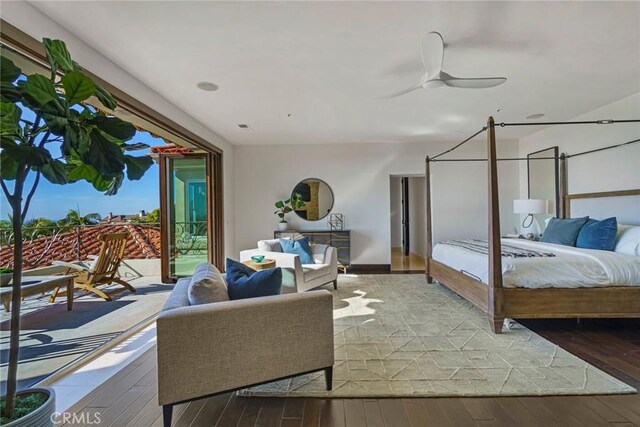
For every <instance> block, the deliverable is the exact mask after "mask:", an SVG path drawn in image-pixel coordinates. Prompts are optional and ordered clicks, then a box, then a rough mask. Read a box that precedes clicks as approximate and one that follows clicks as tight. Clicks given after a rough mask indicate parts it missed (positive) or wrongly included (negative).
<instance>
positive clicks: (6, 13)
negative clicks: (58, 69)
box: [2, 1, 236, 255]
mask: <svg viewBox="0 0 640 427" xmlns="http://www.w3.org/2000/svg"><path fill="white" fill-rule="evenodd" d="M2 19H4V20H5V21H7V22H9V23H10V24H12V25H14V26H16V27H18V28H19V29H20V30H22V31H24V32H25V33H27V34H29V35H30V36H32V37H34V38H36V39H38V40H41V39H42V38H43V37H49V38H58V39H61V40H64V41H65V43H66V44H67V47H68V48H69V50H70V51H71V55H72V56H73V59H74V60H75V61H77V62H78V63H80V64H81V65H82V66H83V67H84V68H86V69H87V70H89V71H91V72H92V73H94V74H96V75H98V76H100V77H101V78H103V79H104V80H106V81H108V82H109V83H111V84H113V85H114V86H116V87H118V88H119V89H121V90H123V91H124V92H126V93H128V94H129V95H131V96H133V97H134V98H136V99H138V100H140V101H141V102H143V103H145V104H146V105H148V106H150V107H151V108H153V109H154V110H156V111H158V112H159V113H161V114H163V115H164V116H166V117H168V118H170V119H171V120H174V121H175V122H177V123H179V124H180V125H182V126H184V127H185V128H187V129H189V130H191V131H192V132H194V133H196V134H198V135H199V136H200V137H202V138H204V139H205V140H206V141H208V142H210V143H211V144H213V145H216V146H217V147H219V148H221V149H222V150H223V151H224V154H223V159H224V165H223V167H224V200H225V209H224V216H225V251H226V253H227V255H230V254H234V253H235V252H236V245H235V241H234V236H235V230H234V226H235V225H234V212H233V208H234V204H235V203H234V192H233V165H234V159H233V156H234V153H233V146H232V145H231V144H229V143H228V142H227V141H226V140H225V139H223V138H222V137H221V136H220V135H218V134H216V133H215V132H213V131H212V130H211V129H209V128H208V127H206V126H205V125H204V124H202V123H200V122H198V121H197V120H195V119H194V118H193V117H191V116H190V115H188V114H187V113H185V112H184V111H182V110H180V109H179V108H177V107H176V106H175V105H173V104H172V103H170V102H169V101H167V100H166V99H165V98H163V97H162V96H160V95H159V94H158V93H157V92H155V91H153V90H152V89H150V88H149V87H148V86H146V85H145V84H144V83H142V82H141V81H139V80H137V79H135V78H134V77H133V76H131V75H130V74H129V73H127V72H126V71H125V70H123V69H122V68H120V67H119V66H117V65H116V64H115V63H113V62H112V61H110V60H109V59H108V58H106V57H104V56H103V55H101V54H100V53H99V52H97V51H95V50H94V49H93V48H91V47H90V46H88V45H87V44H85V43H84V42H83V41H82V40H80V39H79V38H77V37H75V36H74V35H73V34H71V33H70V32H69V31H67V30H66V29H65V28H63V27H61V26H60V25H59V24H58V23H57V22H55V21H53V20H51V19H50V18H49V17H47V16H46V15H44V14H43V13H42V12H40V11H39V10H37V9H35V8H34V7H33V6H31V5H30V4H29V3H27V2H23V1H20V2H18V1H9V2H2ZM114 31H117V28H115V29H114Z"/></svg>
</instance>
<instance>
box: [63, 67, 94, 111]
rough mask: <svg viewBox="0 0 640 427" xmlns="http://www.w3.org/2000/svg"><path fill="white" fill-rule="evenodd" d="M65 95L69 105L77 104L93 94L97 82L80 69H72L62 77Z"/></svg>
mask: <svg viewBox="0 0 640 427" xmlns="http://www.w3.org/2000/svg"><path fill="white" fill-rule="evenodd" d="M62 87H63V88H64V96H65V98H66V99H67V102H68V103H69V105H74V104H77V103H79V102H81V101H84V100H85V99H87V98H89V97H90V96H91V95H93V94H94V93H95V91H96V89H97V86H96V84H95V83H94V82H93V80H91V79H90V78H89V77H87V76H85V75H84V74H82V73H81V72H80V71H70V72H68V73H67V74H65V75H64V77H62Z"/></svg>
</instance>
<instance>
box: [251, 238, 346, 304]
mask: <svg viewBox="0 0 640 427" xmlns="http://www.w3.org/2000/svg"><path fill="white" fill-rule="evenodd" d="M311 251H312V253H313V260H314V263H313V264H302V263H301V262H300V257H299V256H298V255H294V254H287V253H284V252H282V247H281V246H280V241H279V240H278V239H271V240H260V241H259V242H258V248H257V249H249V250H246V251H242V252H240V261H246V260H249V259H251V257H252V256H254V255H264V257H265V258H270V259H274V260H275V261H276V266H278V267H282V268H286V269H290V270H291V271H293V272H294V276H295V290H296V292H304V291H308V290H309V289H314V288H317V287H318V286H322V285H326V284H327V283H333V289H338V252H337V250H336V248H334V247H332V246H329V245H319V244H315V245H311Z"/></svg>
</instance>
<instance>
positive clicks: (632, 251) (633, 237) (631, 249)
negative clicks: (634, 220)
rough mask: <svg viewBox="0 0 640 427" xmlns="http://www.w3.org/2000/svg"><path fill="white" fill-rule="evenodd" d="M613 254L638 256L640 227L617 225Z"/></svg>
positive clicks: (639, 252) (639, 250)
mask: <svg viewBox="0 0 640 427" xmlns="http://www.w3.org/2000/svg"><path fill="white" fill-rule="evenodd" d="M614 251H615V252H618V253H621V254H625V255H636V256H640V226H635V225H623V224H620V225H618V236H617V237H616V247H615V249H614Z"/></svg>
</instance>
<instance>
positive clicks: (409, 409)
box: [70, 319, 640, 427]
mask: <svg viewBox="0 0 640 427" xmlns="http://www.w3.org/2000/svg"><path fill="white" fill-rule="evenodd" d="M522 323H524V324H525V325H526V326H527V327H529V328H531V329H533V330H535V331H536V332H537V333H539V334H540V335H542V336H544V337H546V338H547V339H549V340H550V341H553V342H555V343H557V344H558V345H560V346H561V347H563V348H564V349H566V350H567V351H569V352H571V353H573V354H575V355H576V356H578V357H580V358H582V359H584V360H586V361H588V362H589V363H591V364H593V365H595V366H597V367H599V368H600V369H602V370H604V371H606V372H608V373H609V374H611V375H613V376H615V377H617V378H619V379H621V380H622V381H624V382H626V383H628V384H630V385H632V386H633V387H635V388H639V387H640V320H605V319H602V320H583V321H581V322H580V323H577V321H575V320H530V321H525V322H522ZM70 411H73V412H76V413H80V412H85V413H100V419H101V423H100V425H101V426H118V427H123V426H136V427H146V426H161V425H162V417H161V413H162V411H161V409H160V407H158V404H157V400H156V369H155V348H154V349H151V350H149V351H148V352H147V353H145V355H144V356H142V357H141V358H139V359H138V360H136V361H135V363H133V364H131V365H129V366H127V367H126V368H125V369H124V370H123V371H121V372H120V373H118V374H117V375H116V376H114V377H113V378H111V379H109V380H108V381H107V382H106V383H105V384H103V385H102V386H100V387H99V388H98V389H96V390H94V391H93V392H92V393H90V394H89V395H88V396H87V397H85V398H84V399H82V401H80V402H78V403H77V404H76V405H74V406H73V407H72V408H70ZM173 422H174V425H175V426H222V427H227V426H238V427H240V426H241V427H245V426H246V427H249V426H281V427H301V426H335V427H358V426H370V427H377V426H386V427H403V426H411V427H418V426H420V427H421V426H476V425H477V426H541V427H542V426H544V427H546V426H611V425H615V426H618V427H623V426H634V425H635V426H640V397H639V395H638V394H632V395H614V396H549V397H500V398H413V399H306V398H305V399H303V398H288V399H286V398H246V397H238V396H236V395H235V394H226V395H222V396H217V397H213V398H209V399H202V400H199V401H196V402H192V403H190V404H184V405H179V406H176V408H175V409H174V416H173Z"/></svg>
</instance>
